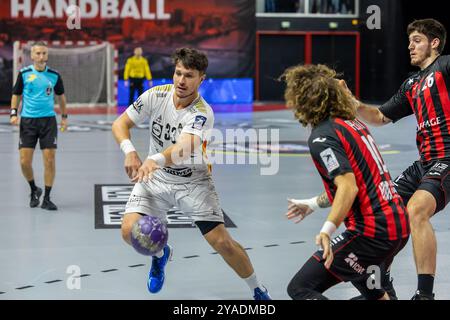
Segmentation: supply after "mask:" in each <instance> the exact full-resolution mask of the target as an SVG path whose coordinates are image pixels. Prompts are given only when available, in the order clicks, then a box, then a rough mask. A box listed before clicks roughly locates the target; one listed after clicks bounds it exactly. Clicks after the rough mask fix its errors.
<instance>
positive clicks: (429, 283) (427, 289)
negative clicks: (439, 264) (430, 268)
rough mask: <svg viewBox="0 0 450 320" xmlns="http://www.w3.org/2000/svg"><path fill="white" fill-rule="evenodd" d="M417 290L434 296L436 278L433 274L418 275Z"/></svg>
mask: <svg viewBox="0 0 450 320" xmlns="http://www.w3.org/2000/svg"><path fill="white" fill-rule="evenodd" d="M417 279H418V285H417V290H419V291H420V292H422V293H425V294H433V285H434V276H433V275H431V274H419V275H417Z"/></svg>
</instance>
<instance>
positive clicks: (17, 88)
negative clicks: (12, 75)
mask: <svg viewBox="0 0 450 320" xmlns="http://www.w3.org/2000/svg"><path fill="white" fill-rule="evenodd" d="M12 93H13V94H14V95H17V96H20V95H22V93H23V77H22V72H19V75H18V76H17V80H16V84H15V85H14V88H13V90H12Z"/></svg>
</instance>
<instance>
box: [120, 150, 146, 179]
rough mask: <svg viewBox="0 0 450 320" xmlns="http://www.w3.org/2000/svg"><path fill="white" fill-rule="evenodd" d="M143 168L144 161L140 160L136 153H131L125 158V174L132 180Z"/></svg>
mask: <svg viewBox="0 0 450 320" xmlns="http://www.w3.org/2000/svg"><path fill="white" fill-rule="evenodd" d="M140 166H142V161H141V159H139V155H138V154H137V152H136V151H133V152H129V153H127V155H126V156H125V164H124V167H125V172H126V173H127V176H128V177H129V178H130V179H133V178H135V177H136V176H137V174H138V170H139V168H140Z"/></svg>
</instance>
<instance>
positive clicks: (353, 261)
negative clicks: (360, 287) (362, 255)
mask: <svg viewBox="0 0 450 320" xmlns="http://www.w3.org/2000/svg"><path fill="white" fill-rule="evenodd" d="M344 261H345V262H346V263H347V264H348V265H349V266H350V268H352V269H353V270H355V271H356V272H357V273H359V274H363V273H364V271H365V270H366V269H365V268H364V267H363V266H361V265H360V264H359V263H358V262H357V261H358V257H357V256H356V255H355V254H354V253H353V252H352V253H350V254H349V255H348V257H347V258H345V260H344Z"/></svg>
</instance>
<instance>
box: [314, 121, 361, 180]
mask: <svg viewBox="0 0 450 320" xmlns="http://www.w3.org/2000/svg"><path fill="white" fill-rule="evenodd" d="M327 129H328V128H327ZM320 131H321V133H320V135H313V136H312V137H311V138H310V140H309V149H310V152H311V156H312V157H313V159H314V160H315V161H316V162H318V163H319V164H320V165H321V166H322V167H323V168H324V169H325V172H326V173H327V177H328V178H329V179H330V180H331V181H333V180H334V179H335V178H336V177H337V176H340V175H343V174H345V173H348V172H353V169H352V166H351V164H350V161H349V160H348V156H347V154H346V152H345V150H344V147H343V146H342V144H341V142H340V140H339V138H338V137H337V135H336V133H335V132H334V131H333V129H332V128H331V127H330V128H329V129H328V130H326V132H324V131H323V130H320Z"/></svg>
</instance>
